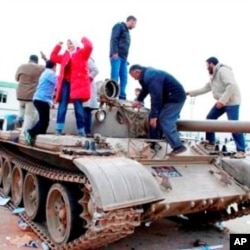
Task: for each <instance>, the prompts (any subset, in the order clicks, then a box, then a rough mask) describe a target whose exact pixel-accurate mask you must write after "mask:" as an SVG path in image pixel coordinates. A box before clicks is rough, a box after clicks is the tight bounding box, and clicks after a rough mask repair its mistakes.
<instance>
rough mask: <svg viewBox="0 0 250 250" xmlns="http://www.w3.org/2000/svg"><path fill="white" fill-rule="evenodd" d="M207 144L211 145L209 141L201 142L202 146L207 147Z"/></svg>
mask: <svg viewBox="0 0 250 250" xmlns="http://www.w3.org/2000/svg"><path fill="white" fill-rule="evenodd" d="M207 144H209V141H207V140H203V141H200V145H207Z"/></svg>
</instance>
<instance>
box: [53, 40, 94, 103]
mask: <svg viewBox="0 0 250 250" xmlns="http://www.w3.org/2000/svg"><path fill="white" fill-rule="evenodd" d="M81 42H82V43H83V45H84V47H83V48H79V49H78V50H77V51H76V52H75V53H74V54H72V56H71V57H70V54H69V52H68V51H65V52H64V54H62V55H59V52H60V50H61V45H59V44H58V45H56V46H55V48H54V49H53V51H52V53H51V55H50V59H51V60H52V61H53V62H55V63H59V64H61V68H60V74H59V76H58V82H57V87H56V98H55V101H56V102H60V99H61V91H62V81H63V79H64V78H65V72H66V71H65V69H66V66H67V65H68V64H69V62H70V65H69V66H70V72H69V73H70V74H69V76H66V78H67V77H70V79H68V80H69V81H70V101H72V100H73V99H80V100H82V101H83V102H85V101H88V100H89V99H90V97H91V82H90V79H89V70H88V59H89V57H90V55H91V52H92V50H93V45H92V42H91V41H90V40H89V39H88V38H86V37H83V38H82V40H81Z"/></svg>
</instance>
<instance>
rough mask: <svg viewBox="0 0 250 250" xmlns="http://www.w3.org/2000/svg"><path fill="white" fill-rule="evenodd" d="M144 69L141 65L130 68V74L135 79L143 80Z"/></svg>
mask: <svg viewBox="0 0 250 250" xmlns="http://www.w3.org/2000/svg"><path fill="white" fill-rule="evenodd" d="M142 69H143V67H142V66H141V65H139V64H134V65H132V66H131V67H130V68H129V74H130V75H131V76H132V77H133V78H134V79H135V80H140V79H141V72H142Z"/></svg>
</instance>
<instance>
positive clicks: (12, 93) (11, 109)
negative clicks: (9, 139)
mask: <svg viewBox="0 0 250 250" xmlns="http://www.w3.org/2000/svg"><path fill="white" fill-rule="evenodd" d="M0 91H4V92H7V102H6V103H2V102H0V118H4V115H6V114H18V101H17V99H16V89H14V88H5V87H0Z"/></svg>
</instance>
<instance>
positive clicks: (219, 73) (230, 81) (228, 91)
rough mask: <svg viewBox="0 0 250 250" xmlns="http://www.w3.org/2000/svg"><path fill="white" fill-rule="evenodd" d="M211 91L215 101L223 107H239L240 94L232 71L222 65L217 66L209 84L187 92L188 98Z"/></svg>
mask: <svg viewBox="0 0 250 250" xmlns="http://www.w3.org/2000/svg"><path fill="white" fill-rule="evenodd" d="M209 91H212V94H213V97H214V99H215V100H217V101H219V102H221V103H223V104H224V105H225V106H232V105H240V103H241V94H240V89H239V86H238V84H237V82H236V80H235V78H234V74H233V72H232V69H231V68H230V67H229V66H227V65H224V64H221V63H220V64H217V65H216V67H215V70H214V73H213V75H212V76H211V80H210V82H208V83H207V84H206V85H205V86H204V87H203V88H200V89H197V90H192V91H189V95H190V96H197V95H202V94H205V93H207V92H209Z"/></svg>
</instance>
